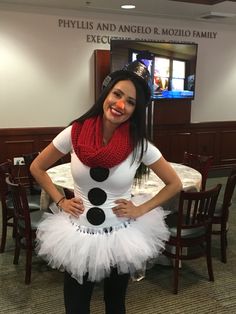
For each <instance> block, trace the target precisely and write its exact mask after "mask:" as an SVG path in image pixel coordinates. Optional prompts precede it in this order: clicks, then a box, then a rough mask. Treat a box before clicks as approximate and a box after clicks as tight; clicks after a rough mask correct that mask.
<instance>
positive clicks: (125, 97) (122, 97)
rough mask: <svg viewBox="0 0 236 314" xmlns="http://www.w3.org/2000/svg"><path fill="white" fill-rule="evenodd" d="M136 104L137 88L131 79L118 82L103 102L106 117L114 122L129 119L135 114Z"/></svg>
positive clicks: (117, 122) (118, 122)
mask: <svg viewBox="0 0 236 314" xmlns="http://www.w3.org/2000/svg"><path fill="white" fill-rule="evenodd" d="M135 106H136V89H135V86H134V84H133V83H132V82H131V81H129V80H125V81H119V82H118V83H116V84H115V85H114V86H113V88H112V89H111V91H110V92H109V94H108V95H107V97H106V99H105V101H104V103H103V112H104V119H106V120H108V121H110V122H111V123H114V124H118V125H119V124H121V123H123V122H125V121H127V120H128V119H129V118H130V117H131V116H132V114H133V112H134V110H135Z"/></svg>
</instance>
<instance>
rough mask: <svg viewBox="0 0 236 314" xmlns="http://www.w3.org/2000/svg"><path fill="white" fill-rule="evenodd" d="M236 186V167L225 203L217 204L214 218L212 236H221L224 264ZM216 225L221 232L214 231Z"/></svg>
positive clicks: (229, 182)
mask: <svg viewBox="0 0 236 314" xmlns="http://www.w3.org/2000/svg"><path fill="white" fill-rule="evenodd" d="M235 186H236V167H235V168H233V169H232V170H231V172H230V174H229V176H228V179H227V182H226V186H225V190H224V196H223V202H217V204H216V210H215V213H214V216H213V230H212V234H216V235H220V243H221V261H222V262H223V263H226V262H227V256H226V248H227V231H228V219H229V208H230V206H231V202H232V197H233V194H234V190H235ZM215 225H216V226H220V230H215V229H214V227H215Z"/></svg>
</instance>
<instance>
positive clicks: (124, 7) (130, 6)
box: [121, 4, 135, 10]
mask: <svg viewBox="0 0 236 314" xmlns="http://www.w3.org/2000/svg"><path fill="white" fill-rule="evenodd" d="M121 9H125V10H130V9H135V5H133V4H124V5H122V6H121Z"/></svg>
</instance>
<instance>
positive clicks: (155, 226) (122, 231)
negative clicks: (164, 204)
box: [37, 207, 169, 283]
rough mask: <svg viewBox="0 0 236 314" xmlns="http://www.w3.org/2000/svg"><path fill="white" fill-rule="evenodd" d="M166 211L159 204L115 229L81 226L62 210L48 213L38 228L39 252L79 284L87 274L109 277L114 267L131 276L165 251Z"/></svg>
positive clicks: (92, 279)
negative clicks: (56, 212)
mask: <svg viewBox="0 0 236 314" xmlns="http://www.w3.org/2000/svg"><path fill="white" fill-rule="evenodd" d="M166 214H167V213H166V212H164V211H163V209H162V208H161V207H158V208H156V209H153V210H152V211H150V212H148V213H147V214H145V215H143V216H141V217H139V218H137V219H136V220H130V221H129V222H121V224H120V225H118V226H115V227H113V228H112V230H107V229H99V228H94V229H91V228H87V227H82V226H78V225H76V224H74V223H72V221H71V219H70V216H69V215H68V214H65V213H63V212H61V213H58V214H45V219H44V220H43V221H42V222H41V223H40V226H39V228H38V231H37V252H38V255H39V256H41V257H43V258H44V259H45V260H46V261H48V263H49V265H51V266H52V267H53V268H58V269H59V268H61V267H63V268H64V269H65V270H66V271H68V272H69V273H70V274H71V275H72V276H73V277H74V278H75V279H76V280H77V281H78V282H79V283H82V282H83V276H84V275H85V274H87V273H88V280H90V281H100V280H102V279H103V278H105V277H107V276H109V274H110V270H111V268H112V267H117V269H118V272H119V273H130V274H131V276H132V275H134V274H135V272H136V271H138V270H140V269H142V268H143V265H145V263H146V262H147V261H148V260H150V259H153V258H156V257H157V256H158V255H159V254H160V252H161V251H162V250H163V248H164V245H165V241H166V240H167V239H168V238H169V231H168V228H167V226H166V224H165V220H164V219H165V217H166Z"/></svg>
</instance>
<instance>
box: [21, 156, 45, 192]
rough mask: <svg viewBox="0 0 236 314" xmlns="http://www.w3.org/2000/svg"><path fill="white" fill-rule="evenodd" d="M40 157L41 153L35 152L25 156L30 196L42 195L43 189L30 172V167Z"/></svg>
mask: <svg viewBox="0 0 236 314" xmlns="http://www.w3.org/2000/svg"><path fill="white" fill-rule="evenodd" d="M38 155H39V152H33V153H29V154H23V155H22V156H23V158H24V162H25V166H26V170H27V176H28V180H29V189H30V194H32V195H34V194H41V187H40V186H39V185H38V183H37V182H36V181H35V179H34V177H33V176H32V174H31V172H30V165H31V163H32V161H33V160H34V159H35V158H36V157H37V156H38Z"/></svg>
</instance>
